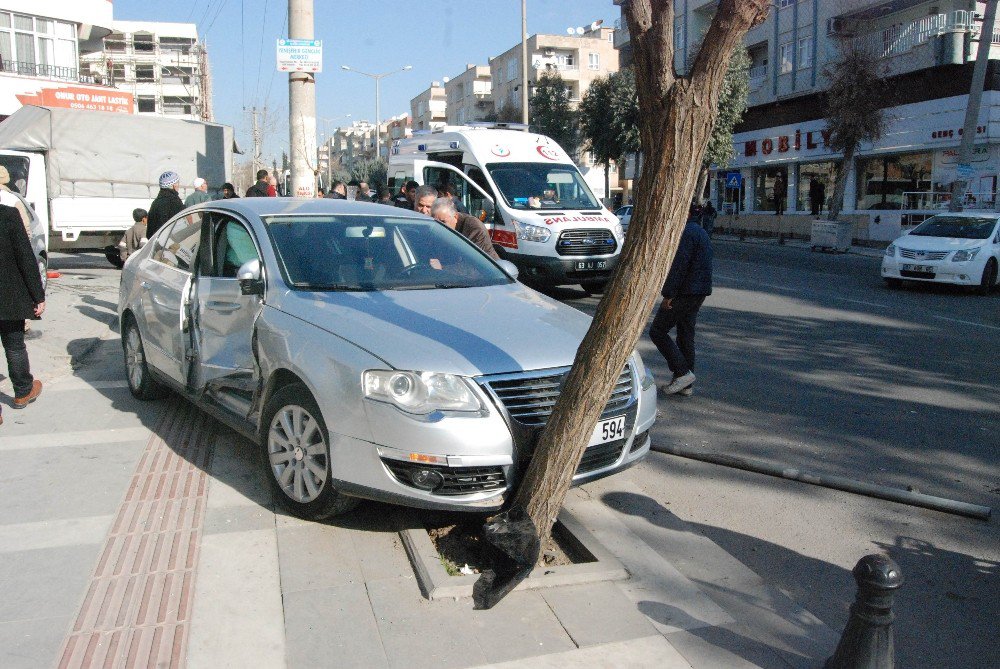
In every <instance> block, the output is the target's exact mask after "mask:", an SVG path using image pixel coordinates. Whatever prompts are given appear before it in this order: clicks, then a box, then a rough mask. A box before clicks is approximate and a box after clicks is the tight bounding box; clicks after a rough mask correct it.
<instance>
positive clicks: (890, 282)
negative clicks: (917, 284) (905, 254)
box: [885, 278, 903, 289]
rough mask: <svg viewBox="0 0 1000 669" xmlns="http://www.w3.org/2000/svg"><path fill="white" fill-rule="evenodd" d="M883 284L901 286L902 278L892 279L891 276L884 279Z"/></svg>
mask: <svg viewBox="0 0 1000 669" xmlns="http://www.w3.org/2000/svg"><path fill="white" fill-rule="evenodd" d="M885 285H887V286H888V287H889V288H892V289H897V288H902V287H903V280H902V279H893V278H890V279H886V280H885Z"/></svg>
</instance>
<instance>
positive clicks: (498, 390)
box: [488, 365, 633, 426]
mask: <svg viewBox="0 0 1000 669" xmlns="http://www.w3.org/2000/svg"><path fill="white" fill-rule="evenodd" d="M568 373H569V372H562V373H560V374H550V375H545V376H522V377H516V378H513V379H502V380H500V379H497V380H493V381H489V382H488V385H489V387H490V388H492V390H493V392H494V393H495V394H496V396H497V397H498V398H499V399H500V401H501V402H503V405H504V407H505V408H506V409H507V413H508V414H510V417H511V418H512V419H514V420H516V421H517V422H519V423H521V424H522V425H532V426H538V425H544V424H545V422H546V421H547V420H548V418H549V416H551V415H552V407H554V406H555V404H556V399H557V398H558V397H559V391H560V389H561V387H562V383H563V380H564V379H565V378H566V374H568ZM632 386H633V383H632V366H631V365H625V369H624V370H623V371H622V373H621V374H620V375H619V376H618V381H617V382H616V383H615V387H614V390H613V391H612V392H611V398H610V399H609V400H608V403H607V404H606V405H605V407H604V413H603V414H602V415H603V416H608V415H610V414H613V413H616V412H619V411H621V410H622V409H624V408H625V407H626V406H628V405H629V403H630V402H631V401H632Z"/></svg>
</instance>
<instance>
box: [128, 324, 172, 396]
mask: <svg viewBox="0 0 1000 669" xmlns="http://www.w3.org/2000/svg"><path fill="white" fill-rule="evenodd" d="M122 349H123V351H124V353H125V372H126V375H127V379H128V389H129V390H130V391H131V393H132V395H134V396H135V397H137V398H138V399H140V400H155V399H159V398H161V397H164V396H165V395H166V394H167V388H166V386H164V385H163V384H162V383H160V382H159V381H157V380H156V379H154V378H153V376H152V374H150V373H149V364H148V363H147V362H146V348H145V347H144V346H143V345H142V335H141V334H140V333H139V325H138V323H136V322H135V318H133V317H132V316H128V315H127V316H126V317H125V330H124V332H123V334H122Z"/></svg>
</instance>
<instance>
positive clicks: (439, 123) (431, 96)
mask: <svg viewBox="0 0 1000 669" xmlns="http://www.w3.org/2000/svg"><path fill="white" fill-rule="evenodd" d="M447 109H448V94H447V93H446V92H445V89H444V86H442V85H441V82H440V81H432V82H431V85H430V86H428V87H427V89H426V90H424V91H423V92H421V93H419V94H418V95H417V96H416V97H414V98H413V99H412V100H410V118H411V119H412V123H413V130H433V129H434V128H440V127H443V126H444V125H445V123H446V122H447V120H448V116H447Z"/></svg>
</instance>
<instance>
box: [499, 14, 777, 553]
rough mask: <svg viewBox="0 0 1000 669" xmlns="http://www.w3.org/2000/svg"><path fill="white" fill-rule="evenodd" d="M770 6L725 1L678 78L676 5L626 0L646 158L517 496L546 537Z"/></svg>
mask: <svg viewBox="0 0 1000 669" xmlns="http://www.w3.org/2000/svg"><path fill="white" fill-rule="evenodd" d="M769 5H770V0H721V2H720V3H719V7H718V10H717V12H716V15H715V17H714V19H713V20H712V24H711V26H710V27H709V30H708V34H707V35H706V38H705V40H704V45H705V46H704V47H703V48H702V50H701V51H700V52H699V53H698V56H697V58H696V60H695V63H694V66H693V67H692V70H691V74H690V76H689V77H686V78H676V77H675V75H674V71H673V44H672V39H673V16H674V12H673V2H670V1H668V0H630V2H628V3H627V4H625V5H623V11H624V13H625V16H626V17H627V19H628V25H629V32H630V34H631V36H632V45H633V51H634V54H635V60H634V63H635V64H634V68H635V74H636V83H637V85H636V88H637V89H638V91H639V111H640V118H641V119H642V122H641V127H640V141H641V145H642V153H643V160H644V165H643V169H642V174H641V176H640V177H639V183H638V188H637V191H638V192H637V193H636V199H635V209H634V210H633V211H634V215H633V218H632V222H631V224H630V226H629V228H630V233H629V236H628V238H627V239H626V241H625V245H624V247H623V249H622V253H621V257H620V258H619V261H618V269H617V271H616V272H615V275H614V277H613V278H612V280H611V282H610V283H609V284H608V287H607V289H606V290H605V294H604V299H602V300H601V302H600V304H598V307H597V313H596V315H595V316H594V320H593V322H592V324H591V326H590V329H589V330H588V332H587V334H586V336H585V337H584V339H583V342H582V343H581V344H580V348H579V349H578V351H577V354H576V359H575V360H574V362H573V367H572V369H571V370H570V372H569V374H568V378H567V379H566V383H565V385H564V386H563V389H562V392H561V393H560V395H559V398H558V399H557V401H556V405H555V408H554V410H553V412H552V416H551V417H550V418H549V420H548V422H547V424H546V426H545V428H544V430H543V431H542V434H541V436H540V438H539V441H538V446H537V448H536V450H535V454H534V456H533V457H532V459H531V463H530V465H529V466H528V470H527V472H526V473H525V476H524V479H523V480H522V482H521V484H520V487H519V488H518V490H517V494H516V495H515V497H514V500H513V503H512V507H513V508H515V509H523V510H524V511H525V512H526V513H527V515H528V517H530V518H531V520H532V521H533V522H534V524H535V527H536V529H537V531H538V533H539V534H540V535H541V536H546V535H548V534H549V532H550V530H551V528H552V524H553V523H554V522H555V519H556V515H557V514H558V512H559V509H560V508H561V507H562V504H563V500H564V499H565V496H566V492H567V491H568V490H569V486H570V482H571V479H572V477H573V474H574V472H575V471H576V468H577V466H578V465H579V463H580V459H581V456H582V455H583V451H584V449H585V448H586V446H587V443H588V441H589V440H590V436H591V432H592V431H593V429H594V425H595V424H596V423H597V420H598V418H599V417H600V415H601V412H602V411H603V410H604V405H605V404H606V403H607V401H608V398H609V397H610V396H611V390H612V387H613V386H614V384H615V382H616V381H617V379H618V377H619V375H620V374H621V372H622V369H623V368H624V366H625V364H626V362H627V360H628V358H629V356H630V355H631V353H632V351H633V349H634V347H635V344H636V342H637V341H638V339H639V335H640V334H641V333H642V330H643V328H644V327H645V325H646V322H647V320H648V319H649V313H650V310H651V309H652V307H653V303H654V301H655V299H656V297H657V296H658V295H659V292H660V287H661V286H662V284H663V281H664V279H665V278H666V275H667V270H668V269H669V266H670V263H671V262H672V261H673V257H674V254H675V253H676V251H677V245H678V243H679V241H680V237H681V232H682V231H683V229H684V222H685V220H686V219H687V214H688V209H689V206H690V204H691V197H692V195H693V194H694V188H695V185H696V182H697V179H698V172H699V170H700V169H701V165H702V159H703V156H704V153H705V146H706V144H707V143H708V139H709V136H710V134H711V132H712V126H713V124H714V122H715V118H716V116H717V114H718V101H719V93H720V91H721V88H722V82H723V79H724V77H725V74H726V69H727V67H728V65H729V60H730V56H731V54H732V52H733V49H734V48H735V47H736V45H737V44H739V42H740V41H741V40H742V38H743V36H744V35H745V34H746V32H747V30H749V29H750V28H751V27H752V26H753V25H755V24H757V23H759V22H760V21H763V20H764V18H765V17H766V16H767V10H768V6H769ZM635 371H636V374H637V375H639V374H642V370H635Z"/></svg>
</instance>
